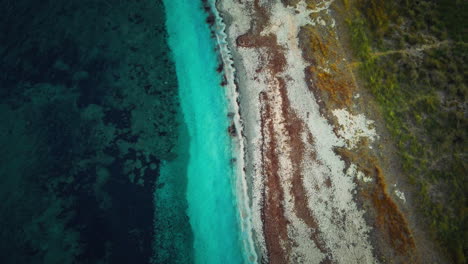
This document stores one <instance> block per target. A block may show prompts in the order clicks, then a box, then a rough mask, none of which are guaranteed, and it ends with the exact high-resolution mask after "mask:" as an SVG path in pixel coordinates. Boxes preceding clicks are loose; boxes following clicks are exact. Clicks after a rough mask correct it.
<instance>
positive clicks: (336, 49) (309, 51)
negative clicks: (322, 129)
mask: <svg viewBox="0 0 468 264" xmlns="http://www.w3.org/2000/svg"><path fill="white" fill-rule="evenodd" d="M299 39H300V45H301V48H302V50H303V57H304V59H305V60H306V61H308V62H309V63H310V67H309V68H308V69H307V71H306V76H307V79H309V83H310V85H309V88H310V90H311V91H312V92H314V93H315V94H316V95H317V97H319V98H321V99H322V100H324V102H325V104H326V106H327V108H329V109H331V108H336V107H340V108H341V107H346V106H349V105H350V104H351V97H352V93H353V91H354V90H355V89H354V88H355V84H354V83H353V78H352V76H351V74H352V73H351V72H350V71H349V68H348V67H347V64H346V63H345V62H343V59H342V58H343V54H341V53H342V52H341V48H340V46H339V42H338V40H337V39H336V36H335V33H334V32H333V31H330V30H327V29H325V28H317V27H313V26H311V25H307V26H304V27H302V28H301V30H300V32H299Z"/></svg>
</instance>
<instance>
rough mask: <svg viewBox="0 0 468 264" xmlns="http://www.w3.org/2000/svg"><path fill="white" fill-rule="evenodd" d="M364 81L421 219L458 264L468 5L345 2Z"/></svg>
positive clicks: (467, 186) (464, 219)
mask: <svg viewBox="0 0 468 264" xmlns="http://www.w3.org/2000/svg"><path fill="white" fill-rule="evenodd" d="M343 3H344V5H345V7H346V8H347V9H348V10H347V11H348V12H346V13H347V14H348V15H347V24H348V25H349V30H350V35H351V46H352V48H353V51H354V53H355V56H356V58H357V59H358V61H357V62H356V63H354V65H355V66H356V67H357V68H358V69H357V71H358V72H359V74H360V76H361V79H362V80H363V81H364V82H365V86H366V88H368V89H369V90H370V91H371V92H372V94H373V95H374V97H375V99H376V101H377V102H378V104H379V106H380V109H381V111H382V113H383V115H384V117H385V120H386V124H387V127H388V129H389V131H390V133H391V134H392V136H393V138H394V140H395V142H396V143H397V147H398V149H399V156H400V159H401V162H402V167H403V171H404V173H405V175H406V176H407V177H408V178H409V180H410V182H411V183H412V184H414V185H415V186H417V189H418V190H419V193H418V195H417V197H418V204H419V207H420V211H421V214H422V215H423V216H424V218H425V219H426V220H427V222H428V224H429V225H430V227H431V230H432V233H433V235H434V238H435V239H436V240H437V241H438V242H439V243H440V245H441V246H442V247H443V248H444V249H445V250H446V251H447V254H448V255H450V256H451V258H452V260H453V261H454V262H455V263H465V262H466V255H467V251H468V245H467V241H466V237H468V230H467V226H468V215H467V213H468V207H467V200H466V195H465V194H466V193H467V192H468V180H467V175H468V173H467V164H468V163H467V160H466V155H467V143H466V137H467V131H468V120H467V117H466V116H467V112H466V107H467V105H466V104H467V101H466V97H467V95H468V89H467V87H466V74H467V72H468V71H467V70H468V69H467V66H466V64H465V62H466V59H467V54H468V45H467V43H466V41H467V40H466V38H467V35H468V34H466V28H467V26H466V21H467V19H466V13H464V10H466V8H467V7H468V3H467V2H466V1H450V0H443V1H431V0H421V1H409V0H392V1H385V0H356V1H350V0H343Z"/></svg>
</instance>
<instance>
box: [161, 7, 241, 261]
mask: <svg viewBox="0 0 468 264" xmlns="http://www.w3.org/2000/svg"><path fill="white" fill-rule="evenodd" d="M164 4H165V8H166V16H167V29H168V33H169V45H170V47H171V49H172V51H173V54H174V60H175V63H176V71H177V78H178V83H179V96H180V101H181V106H182V111H183V114H184V119H185V123H186V125H187V128H188V133H189V138H190V143H189V145H190V147H189V160H188V166H187V178H188V182H187V191H186V192H187V196H186V197H187V201H188V210H187V211H188V216H189V219H190V224H191V227H192V231H193V236H194V241H193V247H194V255H195V262H196V263H216V264H219V263H245V262H247V261H246V260H245V257H244V253H245V252H242V250H241V246H242V244H241V240H240V230H239V224H238V222H237V219H238V215H237V210H236V203H235V197H234V195H233V191H232V190H233V187H232V184H231V177H232V174H233V172H232V167H231V165H230V159H231V158H232V154H231V149H230V139H229V136H228V133H227V127H228V125H229V124H228V117H227V109H226V99H225V97H224V96H225V94H224V93H225V91H224V88H223V87H222V86H221V85H220V83H221V76H220V75H219V74H218V73H217V72H216V67H217V66H218V65H217V64H218V61H217V54H216V51H215V49H214V48H215V40H214V39H212V38H211V37H210V31H209V28H208V25H207V24H206V22H205V20H206V14H205V13H204V12H203V10H202V7H201V1H194V0H179V1H174V0H165V1H164Z"/></svg>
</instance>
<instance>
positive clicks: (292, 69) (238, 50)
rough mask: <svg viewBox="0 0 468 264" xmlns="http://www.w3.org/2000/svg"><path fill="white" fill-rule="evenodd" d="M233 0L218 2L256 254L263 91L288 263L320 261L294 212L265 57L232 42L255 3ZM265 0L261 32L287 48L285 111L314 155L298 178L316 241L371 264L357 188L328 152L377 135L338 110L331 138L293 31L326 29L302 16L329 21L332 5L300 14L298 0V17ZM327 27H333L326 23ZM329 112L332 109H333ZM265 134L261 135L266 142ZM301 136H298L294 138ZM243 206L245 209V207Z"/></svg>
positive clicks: (339, 257)
mask: <svg viewBox="0 0 468 264" xmlns="http://www.w3.org/2000/svg"><path fill="white" fill-rule="evenodd" d="M243 2H244V4H241V3H239V2H238V1H232V0H223V1H221V2H220V3H219V7H220V9H221V10H222V12H223V13H226V14H227V16H229V17H230V25H229V27H228V29H227V41H228V43H229V48H230V49H231V50H232V52H233V56H234V63H235V67H236V69H237V76H238V78H239V85H240V87H239V88H240V99H241V110H242V111H241V115H242V121H243V124H244V127H245V130H244V132H245V136H246V138H245V139H244V145H245V146H246V151H247V152H246V153H245V157H246V159H245V162H246V164H245V165H246V168H247V174H246V175H245V177H246V181H245V183H243V184H248V186H244V188H249V190H250V192H251V197H250V198H251V207H250V208H251V210H252V212H251V217H252V218H251V220H252V228H253V229H254V232H253V234H254V236H255V237H254V240H255V242H256V243H257V248H258V250H259V254H260V255H262V256H266V250H267V249H266V246H265V240H264V237H263V225H262V219H261V209H262V202H263V201H262V196H261V190H262V189H263V187H264V182H263V181H264V176H263V175H262V174H261V170H260V168H262V164H261V159H260V158H261V151H262V150H261V146H260V143H261V141H262V138H261V133H260V113H261V107H262V106H261V104H260V103H259V93H260V92H262V91H264V92H266V93H267V94H268V96H269V98H273V99H272V100H273V102H269V105H270V106H271V107H272V114H273V116H274V118H273V122H274V123H275V126H274V131H273V133H275V137H276V139H277V142H278V151H281V153H283V154H282V155H280V164H279V167H280V169H279V174H280V178H281V181H282V188H283V192H284V194H285V197H284V200H283V206H284V208H285V217H286V218H287V219H288V220H289V221H290V225H288V233H289V238H290V240H291V241H293V242H294V245H295V246H294V248H293V249H292V253H291V255H292V258H293V260H294V263H320V261H321V260H323V258H324V254H323V253H322V252H320V251H319V250H318V249H317V248H316V247H315V245H314V242H313V241H312V240H311V238H310V237H311V236H310V233H311V231H312V230H310V228H309V227H308V226H307V225H305V223H304V222H303V221H302V220H300V219H299V218H298V217H297V216H296V214H295V212H294V197H292V196H291V194H290V190H291V177H292V161H291V158H290V157H289V152H290V148H291V147H290V146H289V145H288V138H287V136H286V133H285V129H284V125H283V123H284V121H285V120H284V116H282V114H281V106H282V104H283V102H282V100H281V97H280V95H279V88H278V83H277V81H276V78H275V77H276V76H272V75H271V73H269V72H268V71H261V72H259V73H257V72H256V71H255V70H256V69H258V68H259V67H261V66H263V65H262V63H263V61H262V58H265V57H266V56H267V54H266V52H265V50H264V49H262V48H258V49H255V48H242V47H237V46H236V44H235V40H236V38H237V37H238V36H240V35H241V34H244V33H245V32H246V31H247V30H248V29H249V27H250V22H251V20H252V19H251V17H250V16H249V15H250V14H251V12H252V8H251V5H252V3H253V0H249V1H248V0H244V1H243ZM269 2H271V4H270V6H271V21H272V24H271V25H269V26H268V27H266V28H265V30H264V31H263V32H262V34H263V35H266V34H269V33H274V34H276V36H277V38H278V44H279V45H281V46H282V47H284V48H285V55H286V58H287V68H286V70H285V71H284V72H283V73H282V74H281V76H280V77H283V79H285V80H286V82H287V96H288V99H289V101H290V103H291V107H292V108H293V109H294V110H295V112H296V113H297V115H298V116H299V118H300V119H302V120H303V122H304V123H305V124H306V126H307V129H308V130H309V131H310V132H311V134H312V136H313V139H314V142H315V143H314V144H313V145H310V144H309V143H307V141H304V142H305V143H306V153H316V155H317V159H316V160H312V159H310V158H309V159H307V158H305V159H304V163H303V168H304V169H303V172H302V177H303V181H304V186H305V189H306V192H307V197H308V206H309V209H310V210H311V211H312V212H313V216H314V217H315V219H316V220H317V223H318V227H319V230H320V236H321V239H322V240H323V241H324V243H325V245H326V247H327V250H328V251H329V252H328V253H329V254H330V255H331V256H332V258H333V260H334V261H336V262H337V263H374V262H376V261H375V259H374V257H373V254H372V245H371V243H370V241H369V238H368V232H369V231H370V228H369V227H368V226H367V225H366V223H365V221H364V217H363V214H364V211H362V210H359V209H358V208H357V205H356V203H355V201H354V199H353V193H354V189H355V184H354V182H353V180H354V179H353V177H351V176H350V175H349V174H348V173H346V172H345V163H344V162H343V161H342V160H341V159H340V157H339V156H338V155H336V154H335V152H334V151H333V150H334V148H335V147H343V146H344V147H348V148H352V147H354V146H355V144H356V143H357V142H358V140H360V139H361V138H363V137H370V138H371V139H372V138H373V137H375V136H376V135H375V131H374V130H373V129H372V128H370V127H369V125H370V123H369V122H368V121H366V120H365V118H364V117H363V116H360V115H357V118H356V116H353V115H351V114H349V113H347V112H344V111H345V110H337V112H336V115H338V116H337V117H338V120H339V122H340V124H341V127H340V130H339V131H340V134H339V135H340V137H338V136H337V135H335V134H334V133H333V127H332V126H331V125H330V124H329V122H328V121H327V119H326V118H325V117H323V116H322V115H321V114H320V112H319V106H318V104H317V100H316V98H315V97H314V95H313V94H312V93H311V92H310V91H309V89H308V88H307V84H306V81H305V75H304V69H305V68H306V67H307V64H306V62H305V61H304V60H303V58H302V54H301V51H300V49H299V45H298V39H297V33H298V31H299V27H300V26H302V25H305V24H311V25H314V24H315V25H314V26H327V25H326V23H322V22H318V21H316V22H315V23H313V22H312V21H311V20H310V18H309V17H308V13H310V12H315V13H319V14H320V16H321V17H325V16H329V12H328V7H329V6H330V4H331V2H332V1H323V2H322V4H320V5H318V6H317V7H315V8H314V9H313V10H308V11H306V10H305V4H304V3H303V2H301V4H300V5H298V7H297V9H298V10H299V14H296V12H294V11H295V9H294V8H285V7H284V6H283V5H282V4H281V3H280V1H279V0H275V1H269ZM328 26H329V27H332V26H333V24H331V25H328ZM334 113H335V112H334ZM269 136H271V135H265V137H269ZM297 136H299V137H302V138H305V136H304V135H297ZM327 178H329V179H330V180H331V187H330V188H325V187H323V188H319V189H318V190H317V189H316V188H315V185H318V186H324V185H325V181H326V179H327ZM246 208H248V207H246Z"/></svg>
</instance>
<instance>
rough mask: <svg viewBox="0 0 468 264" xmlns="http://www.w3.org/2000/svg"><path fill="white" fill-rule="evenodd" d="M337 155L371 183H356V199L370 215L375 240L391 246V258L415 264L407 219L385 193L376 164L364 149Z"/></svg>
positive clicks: (382, 175)
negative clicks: (352, 165)
mask: <svg viewBox="0 0 468 264" xmlns="http://www.w3.org/2000/svg"><path fill="white" fill-rule="evenodd" d="M337 153H338V154H339V155H340V156H341V157H342V158H343V159H344V160H345V161H346V163H347V164H348V165H350V164H351V163H353V164H357V166H358V167H359V169H360V170H361V171H363V172H364V174H366V175H367V176H368V177H371V178H372V179H373V181H374V183H372V184H361V183H359V182H357V184H358V186H359V188H358V194H359V195H358V197H360V199H361V200H362V202H363V204H364V206H366V207H368V212H369V213H370V215H372V216H373V217H372V219H371V220H370V221H372V222H374V223H373V225H374V226H375V228H376V230H375V231H376V232H377V234H378V237H379V238H381V239H383V240H384V242H385V244H388V245H390V246H391V249H392V251H393V258H397V257H398V258H399V259H402V261H403V263H414V262H415V261H416V260H415V258H416V255H415V242H414V238H413V236H412V234H411V231H410V229H409V226H408V223H407V220H406V218H405V217H404V215H403V213H402V212H401V211H400V209H399V208H398V206H397V205H396V204H395V202H394V201H393V200H392V198H391V197H390V195H389V194H388V192H387V186H386V183H385V178H384V174H383V172H382V169H381V168H380V166H379V165H378V161H377V159H376V158H375V157H373V156H372V155H371V154H370V153H368V151H367V150H365V148H361V149H360V150H359V151H353V152H352V151H349V150H346V149H342V148H340V149H338V150H337Z"/></svg>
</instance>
